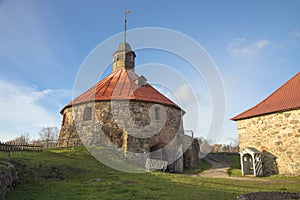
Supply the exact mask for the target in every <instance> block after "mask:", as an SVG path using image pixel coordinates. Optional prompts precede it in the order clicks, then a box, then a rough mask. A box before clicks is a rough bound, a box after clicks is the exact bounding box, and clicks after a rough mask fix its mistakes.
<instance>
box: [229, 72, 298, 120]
mask: <svg viewBox="0 0 300 200" xmlns="http://www.w3.org/2000/svg"><path fill="white" fill-rule="evenodd" d="M298 76H299V79H300V72H298V73H297V74H296V75H294V76H293V77H292V78H291V79H289V80H288V81H287V82H285V83H284V84H283V85H281V86H280V87H279V88H278V89H276V90H275V91H274V92H272V93H271V94H270V95H268V96H267V97H266V98H265V99H263V100H262V101H261V102H259V103H258V104H256V105H255V106H253V107H252V108H249V109H247V110H246V111H244V112H242V113H240V114H238V115H236V116H235V117H232V118H231V120H239V119H245V118H249V117H254V116H259V115H262V114H268V113H272V112H271V111H267V110H272V109H271V108H269V107H270V103H268V101H269V100H270V99H272V98H273V97H274V96H275V95H276V94H278V93H279V92H281V91H282V90H283V88H286V86H287V85H289V84H291V82H293V81H294V80H295V79H296V80H297V79H298ZM265 103H268V104H267V105H266V108H265V110H266V111H265V112H262V113H260V114H252V115H249V116H244V117H242V116H243V115H245V113H248V112H251V111H253V110H255V109H257V108H258V107H259V106H261V105H263V104H265ZM280 106H284V105H282V101H281V103H280ZM281 110H283V109H279V110H274V111H281ZM274 111H273V112H274Z"/></svg>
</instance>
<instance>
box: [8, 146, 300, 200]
mask: <svg viewBox="0 0 300 200" xmlns="http://www.w3.org/2000/svg"><path fill="white" fill-rule="evenodd" d="M11 160H12V161H13V162H14V163H15V165H16V167H17V169H18V171H19V176H20V177H21V178H22V184H21V185H20V186H19V187H18V188H16V189H15V190H13V191H11V192H10V193H9V194H8V195H7V199H8V200H12V199H18V200H22V199H26V200H28V199H39V200H40V199H43V200H47V199H111V200H114V199H118V200H120V199H122V200H123V199H124V200H125V199H153V200H154V199H162V200H164V199H236V196H237V195H238V194H243V193H248V192H256V191H295V192H300V187H299V183H300V181H299V179H298V181H299V182H297V183H295V182H287V181H269V182H267V183H266V182H262V181H257V182H256V181H237V180H228V179H210V178H203V177H190V176H184V175H179V174H168V173H161V172H152V173H140V174H132V173H125V172H119V171H116V170H113V169H111V168H109V167H107V166H105V165H103V164H101V163H100V162H98V161H97V160H96V159H94V158H93V157H92V156H90V155H89V154H88V153H87V152H86V150H85V149H83V148H76V149H75V150H70V149H69V150H51V151H46V152H41V153H33V154H32V153H24V154H23V155H22V154H21V153H16V154H12V155H11Z"/></svg>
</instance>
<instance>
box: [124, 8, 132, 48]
mask: <svg viewBox="0 0 300 200" xmlns="http://www.w3.org/2000/svg"><path fill="white" fill-rule="evenodd" d="M130 12H131V11H130V10H125V13H124V14H125V15H124V44H126V25H127V18H126V17H127V14H129V13H130Z"/></svg>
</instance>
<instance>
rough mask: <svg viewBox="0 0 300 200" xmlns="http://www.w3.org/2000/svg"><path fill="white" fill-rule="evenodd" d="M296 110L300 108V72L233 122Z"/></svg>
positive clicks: (234, 118) (236, 117)
mask: <svg viewBox="0 0 300 200" xmlns="http://www.w3.org/2000/svg"><path fill="white" fill-rule="evenodd" d="M296 108H300V72H299V73H298V74H297V75H296V76H294V77H293V78H292V79H290V80H289V81H288V82H286V83H285V84H284V85H283V86H281V87H280V88H279V89H277V90H276V91H275V92H273V93H272V94H271V95H270V96H268V97H267V98H266V99H265V100H263V101H262V102H260V103H259V104H257V105H256V106H254V107H253V108H250V109H249V110H246V111H245V112H243V113H241V114H239V115H237V116H235V117H233V118H231V120H234V121H236V120H241V119H246V118H251V117H255V116H259V115H264V114H270V113H274V112H278V111H285V110H291V109H296Z"/></svg>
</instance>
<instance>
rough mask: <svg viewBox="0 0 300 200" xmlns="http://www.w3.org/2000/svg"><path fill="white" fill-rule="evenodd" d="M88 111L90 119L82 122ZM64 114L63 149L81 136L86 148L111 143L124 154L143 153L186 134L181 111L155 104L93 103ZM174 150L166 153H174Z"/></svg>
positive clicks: (76, 107) (69, 109) (66, 111)
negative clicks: (90, 110) (87, 110)
mask: <svg viewBox="0 0 300 200" xmlns="http://www.w3.org/2000/svg"><path fill="white" fill-rule="evenodd" d="M85 108H92V118H91V120H87V121H83V115H84V109H85ZM63 115H65V119H64V123H63V125H62V127H61V132H60V137H59V141H60V143H61V144H60V145H62V146H64V145H66V142H67V141H68V142H69V143H73V142H78V141H79V137H78V135H80V140H81V141H82V142H83V143H84V144H85V145H101V144H105V145H106V146H107V145H109V144H111V145H114V146H117V147H118V148H123V150H124V151H125V152H133V153H143V152H150V151H151V148H152V147H153V146H160V147H163V146H165V145H166V144H169V143H170V141H172V140H173V139H174V137H175V136H176V135H177V134H179V135H183V134H184V133H183V125H182V113H181V110H180V109H178V108H175V107H172V106H166V105H161V104H156V103H152V102H140V101H121V100H119V101H101V102H90V103H84V104H81V105H77V106H73V107H70V108H67V109H65V110H64V113H63ZM172 148H173V147H171V149H170V150H167V151H169V152H166V154H170V152H172V153H173V154H174V152H175V150H174V149H172ZM165 149H167V148H165ZM181 159H182V158H181ZM137 160H138V159H137Z"/></svg>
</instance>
